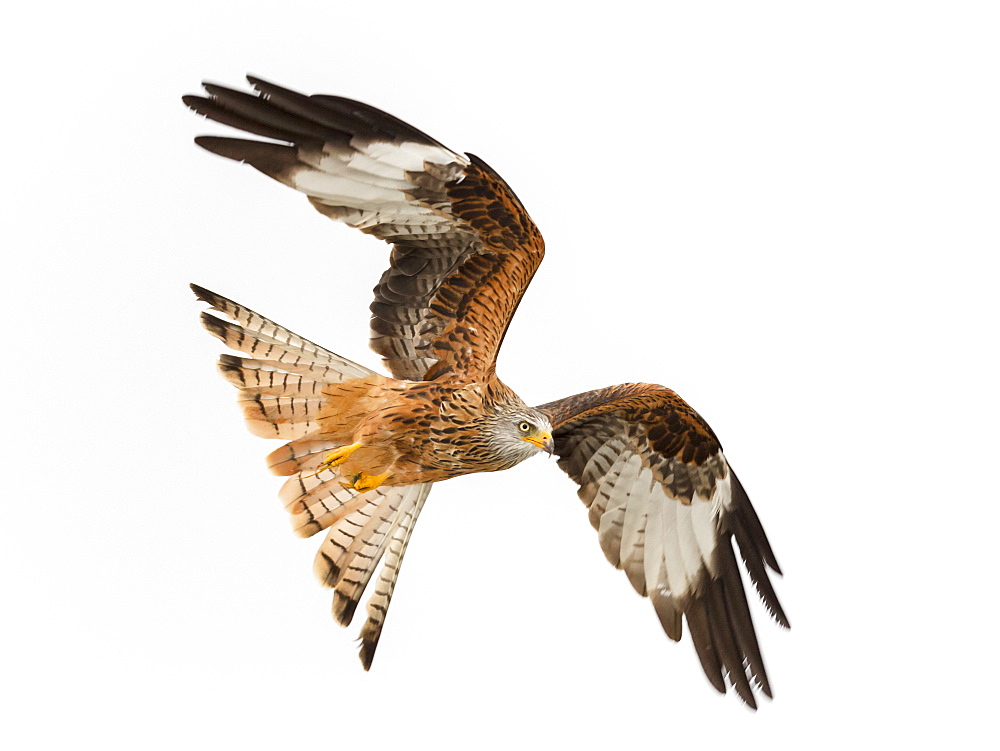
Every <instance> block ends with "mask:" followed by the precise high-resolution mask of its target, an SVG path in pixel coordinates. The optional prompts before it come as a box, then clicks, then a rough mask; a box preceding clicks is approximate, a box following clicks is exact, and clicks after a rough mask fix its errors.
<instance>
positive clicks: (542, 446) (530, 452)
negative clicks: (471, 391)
mask: <svg viewBox="0 0 1000 751" xmlns="http://www.w3.org/2000/svg"><path fill="white" fill-rule="evenodd" d="M492 423H493V425H492V427H493V430H492V431H491V432H492V433H493V435H492V438H493V445H494V446H495V448H496V450H497V451H498V453H500V454H502V455H503V456H504V457H505V458H507V459H508V460H510V461H512V462H513V463H515V464H516V463H518V462H522V461H524V460H525V459H527V458H528V457H530V456H534V455H535V454H537V453H538V452H539V451H545V452H547V453H548V454H550V455H551V454H552V452H553V451H554V449H555V442H554V440H553V439H552V423H550V422H549V419H548V418H547V417H546V416H545V415H543V414H542V413H541V412H539V411H538V410H535V409H532V408H531V407H526V406H521V405H518V406H516V407H512V408H509V409H503V410H500V411H499V412H498V413H497V415H496V417H495V418H494V420H493V421H492Z"/></svg>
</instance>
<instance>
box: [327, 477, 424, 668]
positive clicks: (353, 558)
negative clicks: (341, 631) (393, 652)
mask: <svg viewBox="0 0 1000 751" xmlns="http://www.w3.org/2000/svg"><path fill="white" fill-rule="evenodd" d="M430 487H431V486H430V484H419V485H407V486H405V487H383V488H377V489H375V490H371V491H368V492H367V493H363V494H361V495H358V496H356V497H355V498H354V499H353V500H351V501H349V502H348V503H345V504H343V506H342V507H341V510H340V512H339V514H338V518H337V519H336V521H334V522H333V523H332V524H331V525H330V530H329V532H328V533H327V536H326V539H325V540H324V541H323V544H322V545H321V546H320V549H319V551H317V554H316V560H315V562H314V565H313V570H314V572H315V573H316V576H317V578H319V580H320V581H321V582H322V583H323V584H324V586H327V587H332V588H333V590H334V593H333V617H334V619H335V620H336V621H337V623H339V624H340V625H341V626H348V625H350V623H351V621H352V620H353V618H354V613H355V611H356V610H357V607H358V603H359V602H360V601H361V597H362V595H363V594H364V591H365V589H366V588H367V586H368V583H369V582H370V581H371V578H372V575H373V574H374V573H375V569H376V568H377V566H378V564H379V561H381V560H382V557H383V556H384V555H385V558H386V559H385V564H384V565H383V567H382V574H381V575H380V577H379V583H378V587H377V588H376V590H375V593H374V594H373V595H372V598H371V600H370V601H369V603H368V613H369V618H368V621H367V622H366V623H365V626H364V628H363V629H362V632H361V637H362V639H363V642H364V644H363V646H362V662H363V663H364V666H365V670H367V669H368V668H369V667H370V666H371V659H372V655H373V654H374V651H375V646H376V644H377V642H378V638H379V634H380V633H381V630H382V623H383V622H384V619H385V612H386V610H387V609H388V607H389V600H390V599H391V598H392V591H393V589H394V588H395V583H396V576H397V574H398V573H399V567H400V565H401V564H402V559H403V553H404V552H405V550H406V544H407V542H408V541H409V537H410V533H411V532H412V531H413V526H414V524H415V522H416V519H417V515H418V514H419V513H420V510H421V508H422V507H423V504H424V500H425V499H426V498H427V494H428V493H429V492H430ZM387 553H388V554H387ZM373 618H374V619H373Z"/></svg>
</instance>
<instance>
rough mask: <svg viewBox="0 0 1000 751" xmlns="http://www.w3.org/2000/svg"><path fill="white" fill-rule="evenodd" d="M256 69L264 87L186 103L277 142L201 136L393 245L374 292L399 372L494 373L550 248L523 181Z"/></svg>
mask: <svg viewBox="0 0 1000 751" xmlns="http://www.w3.org/2000/svg"><path fill="white" fill-rule="evenodd" d="M249 80H250V82H251V84H253V86H254V87H255V88H256V90H257V95H253V94H247V93H243V92H239V91H234V90H232V89H227V88H224V87H221V86H216V85H213V84H205V88H206V90H207V91H208V93H209V95H210V96H209V97H198V96H187V97H184V102H185V103H186V104H187V105H188V106H189V107H191V108H192V109H194V110H195V111H197V112H199V113H200V114H202V115H205V116H206V117H209V118H211V119H212V120H215V121H217V122H220V123H223V124H225V125H230V126H232V127H234V128H239V129H240V130H244V131H247V132H248V133H253V134H255V135H258V136H262V137H264V138H268V139H273V141H277V142H279V143H275V142H273V141H259V140H247V139H242V138H219V137H211V136H202V137H200V138H197V139H195V140H196V142H197V143H198V144H199V145H201V146H203V147H204V148H206V149H208V150H209V151H212V152H214V153H216V154H219V155H221V156H224V157H227V158H229V159H235V160H237V161H243V162H246V163H248V164H250V165H252V166H253V167H256V168H257V169H258V170H260V171H261V172H263V173H264V174H266V175H268V176H270V177H272V178H274V179H275V180H278V181H279V182H282V183H284V184H285V185H288V186H290V187H292V188H295V189H296V190H298V191H301V192H302V193H305V194H306V195H307V196H308V197H309V200H310V201H311V202H312V204H313V206H315V207H316V209H317V210H319V211H320V212H321V213H323V214H325V215H327V216H329V217H331V218H332V219H337V220H339V221H342V222H344V223H345V224H348V225H350V226H352V227H357V228H358V229H360V230H361V231H362V232H367V233H368V234H371V235H375V236H376V237H378V238H381V239H382V240H385V241H386V242H388V243H391V244H392V246H393V249H392V252H391V254H390V265H389V268H388V270H387V271H386V272H385V273H384V274H383V275H382V278H381V280H380V281H379V283H378V285H377V286H376V287H375V290H374V292H375V301H374V302H373V303H372V306H371V311H372V319H371V346H372V349H374V350H375V351H376V352H377V353H379V354H380V355H382V356H383V358H384V361H385V364H386V367H388V368H389V371H390V372H391V373H392V375H393V376H395V377H396V378H403V379H409V380H431V379H434V378H437V377H439V376H443V375H447V374H449V373H453V374H455V376H471V377H475V376H477V375H479V374H482V373H485V372H486V371H488V370H489V369H490V368H491V367H492V366H493V365H494V363H495V361H496V355H497V351H498V350H499V348H500V344H501V342H502V341H503V337H504V334H505V333H506V331H507V326H508V324H509V323H510V319H511V317H512V316H513V315H514V310H515V309H516V308H517V305H518V303H519V302H520V300H521V296H522V295H523V294H524V291H525V289H526V288H527V286H528V283H529V282H530V281H531V278H532V276H533V275H534V273H535V270H536V269H537V268H538V264H539V263H541V260H542V256H543V254H544V245H543V242H542V238H541V235H540V234H539V232H538V229H537V228H536V227H535V225H534V223H533V222H532V221H531V218H530V217H529V216H528V214H527V212H526V211H525V210H524V207H523V206H522V205H521V202H520V201H519V200H518V199H517V196H515V195H514V193H513V191H511V190H510V188H509V187H508V186H507V184H506V183H505V182H504V181H503V180H502V179H501V178H500V176H499V175H497V174H496V173H495V172H494V171H493V170H492V169H490V168H489V167H488V166H487V165H486V164H485V163H484V162H483V161H482V160H480V159H478V158H477V157H475V156H473V155H471V154H466V155H461V154H458V153H456V152H454V151H452V150H451V149H448V148H446V147H445V146H442V145H441V144H440V143H438V142H437V141H435V140H434V139H433V138H430V137H429V136H427V135H426V134H424V133H422V132H421V131H419V130H417V129H416V128H414V127H412V126H410V125H407V124H406V123H404V122H403V121H402V120H399V119H398V118H395V117H393V116H392V115H389V114H387V113H385V112H382V111H380V110H377V109H375V108H374V107H370V106H368V105H366V104H362V103H360V102H356V101H353V100H350V99H344V98H342V97H334V96H324V95H314V96H305V95H302V94H298V93H296V92H294V91H289V90H288V89H284V88H281V87H280V86H275V85H274V84H270V83H267V82H265V81H261V80H260V79H257V78H249ZM318 270H319V265H318V264H317V271H318ZM301 272H302V269H301V267H300V268H299V273H301ZM307 278H309V275H307Z"/></svg>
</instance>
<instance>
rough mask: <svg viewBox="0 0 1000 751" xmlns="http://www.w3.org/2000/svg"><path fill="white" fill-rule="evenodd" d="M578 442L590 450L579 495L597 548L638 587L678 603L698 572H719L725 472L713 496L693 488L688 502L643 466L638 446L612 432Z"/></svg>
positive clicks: (727, 494) (726, 496)
mask: <svg viewBox="0 0 1000 751" xmlns="http://www.w3.org/2000/svg"><path fill="white" fill-rule="evenodd" d="M579 449H580V451H581V452H588V453H589V452H592V453H591V455H590V458H589V459H588V460H587V462H586V464H585V466H584V468H583V470H582V472H581V487H580V491H579V495H580V498H581V499H582V500H583V501H584V503H586V504H587V506H588V507H589V509H590V519H591V523H592V524H593V525H594V527H595V528H596V529H597V531H598V536H599V538H600V543H601V549H602V550H603V551H604V554H605V556H607V559H608V561H609V562H610V563H611V564H612V565H613V566H615V567H617V568H621V569H623V570H624V571H625V573H626V575H627V576H628V578H629V581H630V582H631V583H632V586H633V587H634V588H635V590H636V591H637V592H638V593H639V594H642V595H645V594H648V593H649V592H651V591H654V590H655V591H656V592H657V593H658V594H660V595H661V596H667V597H670V598H672V599H673V600H675V601H677V602H678V604H680V603H681V602H682V601H685V600H687V599H688V598H690V597H691V596H692V595H693V594H694V592H695V588H696V587H697V585H698V582H699V580H700V579H701V577H702V576H704V575H705V574H706V573H707V574H708V575H709V576H710V577H712V578H714V577H715V576H716V575H717V574H718V561H717V555H716V549H717V547H718V544H719V537H720V528H719V521H720V517H721V514H722V513H723V510H724V509H725V508H726V507H728V506H729V505H730V503H731V497H732V493H731V489H730V480H729V476H728V475H727V477H726V478H725V479H723V480H720V481H718V482H717V483H716V484H715V490H714V493H713V495H712V497H711V498H703V497H701V496H699V495H698V494H697V493H696V494H695V495H694V498H693V500H692V502H691V503H682V502H681V501H680V500H678V499H677V498H674V497H672V496H671V495H670V494H669V492H668V491H667V489H666V487H665V486H664V485H663V484H661V483H660V482H658V481H657V479H656V477H655V475H654V473H653V471H652V470H651V469H650V468H649V467H648V466H645V465H644V463H643V460H642V456H643V454H644V453H645V452H644V451H643V449H642V447H636V446H634V445H632V443H631V442H626V441H624V440H621V439H620V438H616V439H613V440H609V441H606V442H604V443H602V444H601V445H600V446H598V447H596V449H595V447H594V446H593V445H589V444H588V443H587V442H581V444H580V445H579Z"/></svg>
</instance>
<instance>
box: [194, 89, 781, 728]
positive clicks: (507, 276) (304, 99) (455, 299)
mask: <svg viewBox="0 0 1000 751" xmlns="http://www.w3.org/2000/svg"><path fill="white" fill-rule="evenodd" d="M249 81H250V83H251V85H252V87H253V88H254V89H255V92H254V93H245V92H240V91H236V90H233V89H229V88H225V87H222V86H217V85H214V84H207V83H206V84H205V89H206V90H207V93H208V96H207V97H202V96H187V97H184V102H185V103H186V104H187V105H188V106H189V107H191V108H192V109H193V110H195V111H196V112H198V113H200V114H202V115H204V116H206V117H208V118H210V119H212V120H215V121H216V122H218V123H221V124H224V125H227V126H232V127H234V128H237V129H239V130H242V131H245V132H246V133H249V134H252V135H254V136H257V137H259V138H253V139H245V138H230V137H216V136H202V137H199V138H197V139H195V140H196V143H197V144H198V145H199V146H201V147H203V148H205V149H207V150H208V151H211V152H213V153H215V154H218V155H220V156H223V157H226V158H228V159H233V160H236V161H240V162H246V163H247V164H249V165H251V166H252V167H255V168H256V169H258V170H259V171H261V172H263V173H264V174H265V175H268V176H269V177H271V178H273V179H275V180H277V181H278V182H281V183H284V184H285V185H287V186H289V187H291V188H294V189H295V190H297V191H299V192H301V193H304V194H305V195H306V196H308V198H309V202H310V203H312V205H313V206H314V207H315V208H316V209H317V210H318V211H320V212H321V213H323V214H325V215H326V216H328V217H330V218H331V219H336V220H338V221H341V222H344V223H345V224H347V225H349V226H351V227H357V228H358V229H360V230H361V231H362V232H366V233H368V234H370V235H374V236H375V237H377V238H379V239H381V240H384V241H386V242H387V243H389V244H390V245H391V246H392V250H391V252H390V254H389V268H388V269H387V270H386V271H385V273H383V274H382V278H381V279H380V280H379V282H378V285H377V286H376V287H375V290H374V294H375V301H374V302H373V303H372V305H371V313H372V317H371V347H372V349H373V350H374V351H375V352H376V353H378V354H379V355H381V356H382V358H383V362H384V364H385V367H386V368H387V369H388V371H389V373H390V374H391V376H385V375H380V374H378V373H376V372H375V371H373V370H370V369H369V368H366V367H364V366H362V365H359V364H357V363H354V362H351V361H350V360H347V359H345V358H343V357H341V356H340V355H337V354H334V353H333V352H331V351H329V350H327V349H324V348H323V347H320V346H319V345H317V344H313V343H312V342H310V341H307V340H305V339H303V338H301V337H299V336H297V335H295V334H294V333H292V332H291V331H289V330H287V329H285V328H283V327H282V326H279V325H278V324H276V323H274V322H272V321H270V320H268V319H267V318H264V317H263V316H261V315H259V314H257V313H255V312H253V311H252V310H249V309H248V308H246V307H244V306H242V305H239V304H237V303H235V302H233V301H232V300H229V299H227V298H225V297H222V296H221V295H218V294H215V293H213V292H209V291H208V290H206V289H203V288H201V287H197V286H195V285H192V288H193V289H194V291H195V293H196V295H197V296H198V298H200V299H201V300H203V301H204V302H206V303H208V305H209V306H210V307H211V308H212V309H213V310H215V311H217V312H218V313H220V314H222V317H221V318H220V317H217V316H213V315H211V314H209V313H208V312H205V313H203V314H202V320H203V323H204V325H205V327H206V328H207V329H208V330H209V331H210V332H211V333H212V334H214V335H215V336H216V337H218V338H219V339H221V340H222V341H223V342H225V343H226V345H228V346H229V347H230V348H232V349H233V350H236V351H238V352H241V353H242V354H243V355H245V356H244V357H238V356H235V355H231V354H225V355H222V357H221V359H220V361H219V369H220V370H221V372H222V374H223V376H224V377H225V378H226V379H227V380H229V382H230V383H232V384H233V385H235V386H236V387H237V388H238V389H239V399H240V404H241V406H242V409H243V414H244V416H245V418H246V421H247V424H248V426H249V428H250V430H251V432H253V433H254V434H256V435H259V436H263V437H267V438H277V439H281V440H283V441H286V443H285V444H284V445H283V446H281V448H279V449H277V450H275V451H273V452H272V453H271V454H270V455H269V457H268V463H269V465H270V468H271V470H272V471H273V472H274V473H276V474H278V475H283V476H287V477H288V478H289V479H288V480H287V481H286V482H285V484H284V485H283V487H282V489H281V491H280V495H281V498H282V500H283V501H284V503H285V506H286V508H287V509H288V511H289V512H290V513H291V516H292V522H293V526H294V528H295V531H296V532H298V533H299V534H300V535H302V536H309V535H312V534H315V533H317V532H320V531H322V530H326V531H327V533H326V539H325V540H324V541H323V543H322V545H321V547H320V549H319V553H318V554H317V556H316V562H315V572H316V574H317V575H318V577H319V579H320V580H321V581H322V582H323V584H324V585H326V586H328V587H331V588H332V589H333V590H334V592H333V615H334V618H335V619H336V620H337V622H338V623H340V624H341V625H344V626H346V625H348V624H349V623H350V622H351V619H352V617H353V616H354V612H355V609H356V608H357V606H358V603H359V601H360V599H361V597H362V594H363V592H364V590H365V589H366V587H367V586H368V584H369V582H370V579H371V578H372V576H373V574H374V572H375V569H376V567H377V566H378V564H379V562H380V561H381V560H383V559H384V562H383V566H382V569H381V573H380V575H379V578H378V579H377V581H376V583H375V587H374V593H373V594H372V595H371V598H370V600H369V602H368V606H367V611H368V619H367V622H366V623H365V624H364V626H363V628H362V630H361V640H362V645H361V654H360V656H361V661H362V664H363V665H364V668H365V669H366V670H367V669H368V668H369V667H370V665H371V662H372V658H373V655H374V653H375V648H376V646H377V644H378V641H379V636H380V634H381V632H382V625H383V623H384V621H385V616H386V611H387V608H388V607H389V601H390V598H391V597H392V593H393V588H394V587H395V583H396V576H397V574H398V573H399V567H400V564H401V563H402V560H403V555H404V553H405V551H406V546H407V543H408V541H409V539H410V535H411V533H412V532H413V527H414V524H415V523H416V520H417V516H418V515H419V514H420V510H421V508H423V505H424V502H425V501H426V500H427V494H428V493H429V492H430V489H431V485H432V484H433V483H435V482H438V481H440V480H447V479H450V478H453V477H458V476H459V475H464V474H468V473H471V472H492V471H495V470H501V469H509V468H511V467H513V466H514V465H516V464H518V463H520V462H522V461H524V460H525V459H527V458H529V457H531V456H532V455H534V454H536V453H539V452H542V451H545V452H549V453H550V454H551V453H554V454H556V455H557V456H558V464H559V467H561V468H562V469H563V470H564V471H565V472H566V474H568V475H569V476H570V478H572V479H573V480H574V481H575V482H576V483H577V484H578V485H579V490H578V491H577V492H578V495H579V496H580V498H581V499H582V500H583V502H584V504H585V505H586V506H587V508H588V509H589V514H590V521H591V523H592V524H593V526H594V527H595V528H596V529H597V532H598V538H599V541H600V545H601V549H602V550H603V551H604V554H605V555H606V556H607V558H608V560H609V561H610V562H611V563H612V564H613V565H614V566H616V567H617V568H620V569H622V570H624V572H625V574H626V576H627V577H628V580H629V582H630V583H631V584H632V586H633V587H634V588H635V590H636V591H637V592H638V593H639V594H640V595H643V596H646V597H649V599H650V600H651V601H652V604H653V608H654V610H655V612H656V615H657V616H658V617H659V620H660V623H661V624H662V626H663V629H664V631H665V632H666V634H667V636H669V637H670V638H671V639H673V640H675V641H678V640H680V638H681V634H682V628H683V627H682V623H683V621H685V620H686V621H687V625H688V631H689V632H690V634H691V641H692V642H693V643H694V647H695V650H696V651H697V654H698V657H699V659H700V661H701V664H702V667H703V668H704V671H705V674H706V675H707V676H708V679H709V681H710V682H711V684H712V685H713V686H714V687H715V688H716V689H717V690H718V691H719V692H722V693H725V691H726V688H727V681H728V683H729V684H730V685H732V686H733V688H734V689H735V691H736V692H737V693H738V694H739V696H740V697H741V698H742V699H743V701H744V702H746V703H747V704H748V705H749V706H751V707H754V708H755V707H756V702H755V696H754V689H755V688H757V689H759V690H760V691H762V692H763V693H764V694H766V695H767V696H771V689H770V685H769V683H768V679H767V674H766V672H765V670H764V663H763V660H762V659H761V654H760V648H759V646H758V642H757V636H756V633H755V631H754V626H753V622H752V620H751V615H750V609H749V606H748V603H747V598H746V593H745V591H744V587H743V583H742V580H741V576H740V571H739V567H738V565H737V562H736V557H735V553H734V548H733V539H734V538H735V541H736V543H737V544H738V545H739V550H740V555H741V556H742V558H743V562H744V564H745V566H746V569H747V571H748V573H749V575H750V579H751V580H752V582H753V584H754V586H755V587H756V590H757V593H758V594H759V596H760V598H761V599H762V600H763V603H764V606H765V607H766V609H767V610H768V612H769V613H770V614H771V616H772V617H773V618H774V619H775V620H776V621H777V622H778V623H779V624H781V625H782V626H785V627H787V626H788V620H787V619H786V617H785V614H784V612H783V611H782V608H781V605H780V604H779V602H778V598H777V596H776V595H775V592H774V589H773V587H772V585H771V582H770V580H769V578H768V573H767V568H770V569H772V570H773V571H775V572H777V573H779V574H780V570H779V568H778V564H777V561H776V560H775V557H774V554H773V552H772V551H771V546H770V544H769V543H768V540H767V537H766V535H765V534H764V529H763V527H762V526H761V523H760V521H759V519H758V517H757V514H756V513H755V511H754V509H753V506H751V505H750V500H749V498H748V497H747V494H746V492H745V491H744V489H743V486H742V485H741V484H740V481H739V480H738V479H737V478H736V475H735V474H734V472H733V470H732V468H731V467H730V466H729V463H728V461H727V460H726V457H725V456H723V453H722V447H721V446H720V444H719V440H718V439H717V438H716V436H715V433H713V432H712V429H711V428H710V427H709V426H708V424H707V423H706V422H705V421H704V420H703V419H702V418H701V417H700V416H699V415H698V413H697V412H695V411H694V410H693V409H691V407H689V406H688V405H687V403H685V402H684V401H683V400H682V399H681V398H680V397H679V396H677V394H675V393H674V392H673V391H671V390H670V389H668V388H665V387H663V386H656V385H651V384H646V383H629V384H623V385H619V386H609V387H607V388H603V389H597V390H596V391H589V392H587V393H583V394H577V395H576V396H570V397H567V398H565V399H560V400H558V401H554V402H550V403H548V404H543V405H541V406H538V407H530V406H528V405H527V404H525V403H524V402H523V401H522V400H521V399H520V398H519V397H518V396H517V394H516V393H515V392H514V391H513V390H512V389H511V388H510V387H508V386H507V385H506V384H504V383H503V382H502V381H501V380H500V379H499V378H498V377H497V374H496V359H497V352H498V350H499V349H500V345H501V342H502V341H503V338H504V334H505V333H506V331H507V326H508V324H509V323H510V320H511V317H512V316H513V315H514V311H515V310H516V308H517V306H518V303H519V302H520V300H521V296H522V295H523V294H524V291H525V289H526V288H527V286H528V283H529V282H530V281H531V278H532V276H533V275H534V273H535V271H536V269H537V268H538V265H539V264H540V263H541V261H542V256H543V252H544V244H543V242H542V236H541V234H540V233H539V231H538V228H537V227H536V226H535V224H534V223H533V222H532V220H531V218H530V217H529V216H528V213H527V211H525V209H524V206H522V205H521V202H520V201H519V200H518V198H517V196H516V195H515V194H514V192H513V191H512V190H511V189H510V188H509V187H508V185H507V184H506V183H505V182H504V181H503V179H501V177H500V176H499V175H498V174H497V173H496V172H495V171H494V170H492V169H491V168H490V167H489V166H488V165H487V164H486V163H485V162H484V161H483V160H482V159H480V158H478V157H476V156H473V155H472V154H460V153H458V152H455V151H452V150H451V149H449V148H447V147H446V146H443V145H442V144H441V143H439V142H437V141H436V140H434V139H433V138H431V137H430V136H428V135H426V134H424V133H422V132H421V131H419V130H417V129H416V128H414V127H412V126H411V125H408V124H407V123H405V122H403V121H402V120H399V119H398V118H395V117H393V116H392V115H389V114H387V113H385V112H382V111H381V110H378V109H375V108H374V107H371V106H369V105H367V104H362V103H361V102H357V101H352V100H350V99H346V98H343V97H337V96H327V95H313V96H306V95H303V94H299V93H296V92H294V91H290V90H288V89H285V88H282V87H280V86H276V85H274V84H272V83H268V82H266V81H262V80H260V79H258V78H253V77H249Z"/></svg>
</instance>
